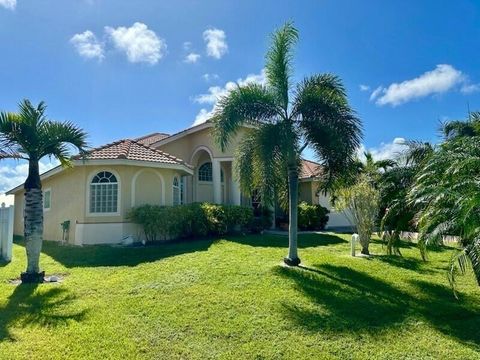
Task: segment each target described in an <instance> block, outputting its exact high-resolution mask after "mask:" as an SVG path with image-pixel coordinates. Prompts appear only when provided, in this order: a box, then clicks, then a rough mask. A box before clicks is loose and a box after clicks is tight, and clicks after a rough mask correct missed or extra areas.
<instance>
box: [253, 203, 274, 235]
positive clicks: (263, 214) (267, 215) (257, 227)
mask: <svg viewBox="0 0 480 360" xmlns="http://www.w3.org/2000/svg"><path fill="white" fill-rule="evenodd" d="M272 216H273V211H272V210H271V209H269V208H268V207H264V206H259V207H258V208H255V209H254V210H253V219H252V221H251V223H250V225H249V229H250V231H251V232H253V233H260V232H262V231H263V230H265V229H269V228H270V226H271V225H272Z"/></svg>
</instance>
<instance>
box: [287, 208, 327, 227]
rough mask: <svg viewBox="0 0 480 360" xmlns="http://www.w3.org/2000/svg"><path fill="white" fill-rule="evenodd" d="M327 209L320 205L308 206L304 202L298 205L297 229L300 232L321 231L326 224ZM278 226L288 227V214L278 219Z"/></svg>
mask: <svg viewBox="0 0 480 360" xmlns="http://www.w3.org/2000/svg"><path fill="white" fill-rule="evenodd" d="M328 213H329V211H328V209H327V208H325V207H323V206H321V205H310V204H308V203H306V202H301V203H300V204H298V228H299V229H300V230H323V229H325V226H326V225H327V222H328ZM278 220H279V221H278V226H279V227H280V228H286V227H287V226H288V214H287V213H285V214H283V216H280V217H279V219H278Z"/></svg>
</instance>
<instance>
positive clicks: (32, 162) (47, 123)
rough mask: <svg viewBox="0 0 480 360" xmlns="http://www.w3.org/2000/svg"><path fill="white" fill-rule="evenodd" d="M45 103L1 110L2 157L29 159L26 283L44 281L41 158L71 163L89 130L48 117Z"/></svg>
mask: <svg viewBox="0 0 480 360" xmlns="http://www.w3.org/2000/svg"><path fill="white" fill-rule="evenodd" d="M45 109H46V106H45V104H44V103H43V102H40V103H39V104H38V106H37V107H34V106H33V105H32V104H31V103H30V101H29V100H23V101H22V102H21V103H20V104H19V112H18V113H11V112H1V113H0V146H1V149H2V150H1V151H0V159H5V158H13V159H21V160H26V161H28V177H27V179H26V181H25V184H24V188H25V213H24V235H25V248H26V252H27V270H26V272H25V273H23V274H22V281H23V282H37V281H43V273H40V264H39V262H40V252H41V249H42V240H43V193H42V183H41V180H40V172H39V161H40V160H41V159H42V158H43V157H45V156H49V157H53V158H55V159H58V160H59V161H60V163H61V165H62V166H68V165H70V159H69V155H70V151H69V150H70V148H71V147H73V148H76V149H77V150H79V151H80V152H83V151H84V149H85V146H86V141H85V140H86V133H85V132H84V131H83V130H81V129H79V128H78V127H76V126H75V125H74V124H72V123H71V122H56V121H51V120H48V119H47V118H46V117H45Z"/></svg>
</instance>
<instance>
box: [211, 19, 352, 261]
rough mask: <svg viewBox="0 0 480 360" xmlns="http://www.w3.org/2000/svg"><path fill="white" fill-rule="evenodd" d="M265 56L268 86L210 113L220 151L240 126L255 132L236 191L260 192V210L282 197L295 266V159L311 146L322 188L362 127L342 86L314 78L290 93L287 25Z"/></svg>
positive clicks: (247, 140)
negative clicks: (320, 168) (285, 200)
mask: <svg viewBox="0 0 480 360" xmlns="http://www.w3.org/2000/svg"><path fill="white" fill-rule="evenodd" d="M271 41H272V43H271V46H270V48H269V50H268V52H267V55H266V65H265V73H266V84H265V85H261V84H249V85H244V86H238V87H237V88H235V89H234V90H232V91H230V92H229V93H228V94H227V95H226V96H224V97H222V98H221V99H220V100H219V102H218V105H217V107H216V109H215V111H214V115H213V117H212V122H213V123H214V134H215V138H216V140H217V142H218V143H219V145H220V147H221V148H222V149H224V148H225V147H226V146H227V145H228V144H229V141H230V140H231V139H232V137H233V136H234V135H235V133H236V132H237V131H238V130H239V128H240V127H241V126H242V125H245V124H247V125H253V129H252V130H251V131H250V132H249V133H248V135H247V136H245V137H244V138H243V140H242V142H241V143H240V145H239V147H238V149H237V154H236V164H237V165H236V176H237V178H238V179H239V181H240V186H241V188H242V191H244V192H245V193H247V194H248V193H251V191H252V190H253V189H257V190H259V191H260V195H261V198H262V199H263V201H264V202H265V203H270V204H271V203H272V202H273V200H274V197H275V196H282V195H284V194H288V202H289V220H290V225H289V250H288V256H287V257H286V258H285V259H284V260H285V263H286V264H288V265H298V264H299V263H300V259H299V257H298V252H297V212H298V208H297V206H298V175H299V166H300V154H301V153H302V151H303V150H304V149H305V148H306V147H307V146H309V147H310V148H311V149H312V150H313V151H314V153H315V155H316V156H317V157H318V160H319V161H321V162H322V164H323V165H324V172H323V175H324V176H325V179H326V182H325V183H326V186H328V185H329V184H331V183H332V181H333V179H334V178H335V177H336V176H338V175H339V174H341V171H342V169H343V168H344V167H345V166H346V165H347V163H349V162H352V161H354V158H355V152H356V149H357V148H358V146H359V145H360V140H361V124H360V120H359V119H358V118H357V116H356V115H355V112H354V111H353V110H352V108H351V107H350V105H349V104H348V100H347V95H346V92H345V88H344V87H343V85H342V83H341V81H340V79H339V78H338V77H337V76H335V75H331V74H321V75H313V76H310V77H307V78H305V79H304V80H303V81H301V82H300V83H299V84H298V85H297V86H295V87H294V85H293V81H292V76H293V64H292V63H293V50H294V46H295V45H296V43H297V41H298V31H297V29H295V27H294V26H293V24H291V23H287V24H285V25H284V26H283V27H281V28H280V29H278V30H277V31H276V32H274V34H273V35H272V39H271Z"/></svg>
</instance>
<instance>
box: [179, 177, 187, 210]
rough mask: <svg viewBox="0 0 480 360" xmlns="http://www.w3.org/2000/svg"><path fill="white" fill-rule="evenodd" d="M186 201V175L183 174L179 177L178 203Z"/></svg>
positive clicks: (182, 203)
mask: <svg viewBox="0 0 480 360" xmlns="http://www.w3.org/2000/svg"><path fill="white" fill-rule="evenodd" d="M186 203H187V177H186V176H185V175H183V176H181V177H180V204H181V205H184V204H186Z"/></svg>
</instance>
